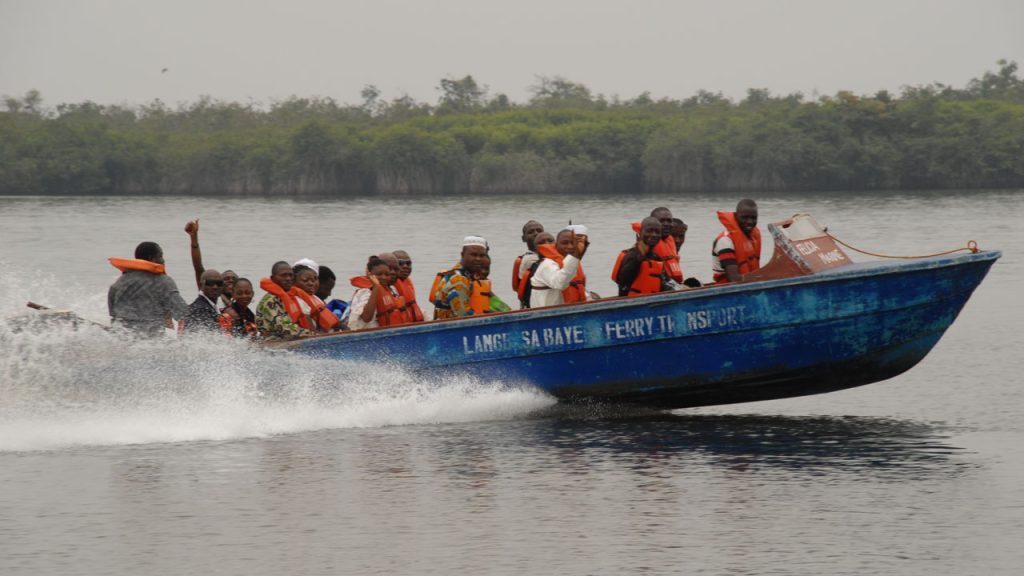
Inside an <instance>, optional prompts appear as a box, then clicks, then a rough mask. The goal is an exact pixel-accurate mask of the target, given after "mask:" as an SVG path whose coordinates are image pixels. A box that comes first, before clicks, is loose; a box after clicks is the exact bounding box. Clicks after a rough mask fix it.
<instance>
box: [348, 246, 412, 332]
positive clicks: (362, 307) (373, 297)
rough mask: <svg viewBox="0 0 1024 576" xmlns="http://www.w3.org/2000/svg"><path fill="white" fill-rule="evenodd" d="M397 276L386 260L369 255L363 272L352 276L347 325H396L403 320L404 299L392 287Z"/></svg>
mask: <svg viewBox="0 0 1024 576" xmlns="http://www.w3.org/2000/svg"><path fill="white" fill-rule="evenodd" d="M396 277H397V276H396V274H395V273H394V272H393V270H392V268H391V265H389V264H388V262H387V260H385V259H383V258H381V257H380V256H370V259H369V260H368V261H367V263H366V275H365V276H356V277H355V278H352V280H351V282H352V285H353V286H355V288H356V291H355V293H354V294H352V303H351V305H350V307H349V317H348V327H349V328H350V329H351V330H363V329H365V328H376V327H378V326H396V325H399V324H404V323H405V322H406V318H405V302H404V301H403V300H402V297H401V296H399V295H397V294H396V293H395V292H394V291H393V289H392V285H393V283H394V281H395V278H396Z"/></svg>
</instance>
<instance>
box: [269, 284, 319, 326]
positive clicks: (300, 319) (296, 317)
mask: <svg viewBox="0 0 1024 576" xmlns="http://www.w3.org/2000/svg"><path fill="white" fill-rule="evenodd" d="M260 288H262V289H263V291H264V292H267V293H268V294H273V295H274V296H277V297H278V298H280V299H281V302H282V303H284V309H285V311H286V312H288V317H289V318H291V319H292V322H295V323H296V324H298V325H299V326H302V327H303V328H305V329H306V330H312V329H313V328H312V327H311V325H310V323H309V319H308V318H306V315H305V314H303V313H302V307H301V306H299V303H298V302H297V301H296V300H295V297H294V296H292V295H291V294H290V293H288V292H285V291H284V290H283V289H281V287H280V286H278V285H277V284H276V283H275V282H274V281H273V280H271V279H270V278H260Z"/></svg>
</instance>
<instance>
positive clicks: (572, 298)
mask: <svg viewBox="0 0 1024 576" xmlns="http://www.w3.org/2000/svg"><path fill="white" fill-rule="evenodd" d="M587 246H588V242H587V236H586V234H580V235H576V233H575V231H573V230H569V229H565V230H562V231H561V232H559V233H558V237H557V239H556V240H555V243H554V244H544V245H541V246H538V247H537V250H538V251H539V252H540V255H541V260H540V262H539V263H538V264H537V266H536V268H535V269H534V271H533V272H532V273H531V274H530V276H529V278H530V290H531V294H530V308H540V307H542V306H556V305H558V304H563V303H564V304H572V303H576V302H586V301H587V286H586V277H585V276H584V275H583V270H582V266H581V264H580V260H582V258H583V254H585V253H586V251H587Z"/></svg>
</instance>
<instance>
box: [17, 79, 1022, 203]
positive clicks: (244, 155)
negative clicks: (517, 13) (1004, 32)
mask: <svg viewBox="0 0 1024 576" xmlns="http://www.w3.org/2000/svg"><path fill="white" fill-rule="evenodd" d="M998 64H999V70H998V71H996V72H986V73H985V74H983V75H982V76H981V77H980V78H977V79H975V80H972V81H971V82H969V83H968V85H967V86H966V87H965V88H964V89H955V88H952V87H950V86H946V85H942V84H932V85H927V86H917V87H905V88H903V90H902V91H901V93H900V95H899V96H896V95H894V94H891V93H889V92H886V91H880V92H877V93H876V94H874V95H871V96H866V95H865V96H858V95H855V94H852V93H849V92H839V93H837V94H835V95H833V96H825V97H822V98H819V99H817V100H816V101H807V100H805V99H804V97H803V95H801V94H790V95H785V96H775V95H772V94H771V93H770V92H769V91H767V90H764V89H751V90H749V91H748V92H747V95H746V97H745V98H744V99H743V100H741V101H739V102H736V103H734V102H733V101H731V100H729V99H728V98H725V97H724V96H722V94H720V93H713V92H708V91H703V90H702V91H699V92H698V93H697V94H695V95H694V96H692V97H690V98H686V99H684V100H670V99H658V100H656V99H655V98H653V97H652V96H651V95H650V94H649V93H647V92H644V93H641V94H640V95H639V96H636V97H635V98H633V99H629V100H621V101H620V100H619V99H618V98H613V99H612V100H611V101H610V102H609V101H607V100H605V99H604V98H603V97H602V96H600V95H598V96H595V95H594V94H593V93H592V92H591V91H590V90H589V89H588V88H587V87H586V86H584V85H582V84H578V83H575V82H572V81H569V80H566V79H565V78H561V77H554V78H546V77H541V78H539V79H538V83H537V85H535V86H533V87H532V88H531V91H532V97H531V99H530V101H529V103H527V104H525V105H519V104H514V103H512V102H510V101H509V100H508V98H507V97H506V96H504V95H502V94H499V95H496V96H494V97H490V96H488V94H487V89H486V87H483V86H481V85H479V84H478V83H477V82H476V80H475V79H474V78H473V77H472V76H468V75H467V76H465V77H463V78H459V79H455V78H446V79H443V80H441V82H440V86H439V90H440V91H441V96H440V99H439V101H438V104H437V105H436V106H431V105H429V104H424V103H419V102H416V101H414V100H413V99H412V98H409V97H408V96H405V95H403V96H399V97H397V98H394V99H392V100H390V101H387V100H384V99H383V98H382V95H381V92H380V90H378V89H377V88H376V87H374V86H366V87H365V88H364V89H363V90H362V92H361V96H362V102H361V103H360V104H359V105H356V106H350V105H343V104H339V103H338V102H336V101H335V100H333V99H331V98H297V97H292V98H289V99H287V100H283V101H275V102H272V103H270V104H269V105H268V106H259V105H255V104H239V103H233V102H220V101H217V100H214V99H211V98H209V97H203V98H200V99H199V100H197V101H196V102H193V103H189V104H182V105H178V106H177V107H176V108H173V109H172V108H170V107H168V106H167V105H166V104H164V103H163V102H161V101H159V100H155V101H153V102H151V103H149V104H145V105H142V106H137V107H125V106H102V105H98V104H95V103H92V102H82V103H77V104H60V105H58V106H56V108H54V109H47V108H45V107H44V106H43V99H42V96H41V95H40V94H39V93H38V92H36V91H30V92H28V93H27V94H25V95H24V96H23V97H10V96H4V97H3V98H2V99H0V194H111V193H112V194H147V193H148V194H153V193H166V194H171V193H173V194H181V193H187V194H279V195H294V194H305V193H309V194H377V193H380V194H413V193H447V192H473V193H499V192H544V193H595V192H617V193H635V192H639V191H643V190H652V191H659V192H686V191H719V190H721V191H725V190H730V191H763V190H850V189H901V188H902V189H911V188H943V187H950V188H980V187H1024V81H1022V80H1021V79H1020V78H1019V77H1018V75H1017V64H1016V63H1014V62H1007V61H1005V60H1000V61H999V62H998Z"/></svg>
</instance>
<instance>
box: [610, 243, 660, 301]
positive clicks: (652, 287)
mask: <svg viewBox="0 0 1024 576" xmlns="http://www.w3.org/2000/svg"><path fill="white" fill-rule="evenodd" d="M627 252H629V250H623V251H622V252H619V257H618V259H616V260H615V267H614V268H612V281H614V282H618V280H617V278H618V276H619V267H620V266H621V265H622V259H623V258H625V257H626V253H627ZM664 269H665V263H664V262H662V261H660V260H647V259H644V260H641V261H640V273H639V274H637V275H636V278H635V279H634V280H633V283H632V284H630V285H629V294H627V296H639V295H640V294H657V293H658V292H661V272H662V271H663V270H664Z"/></svg>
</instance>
